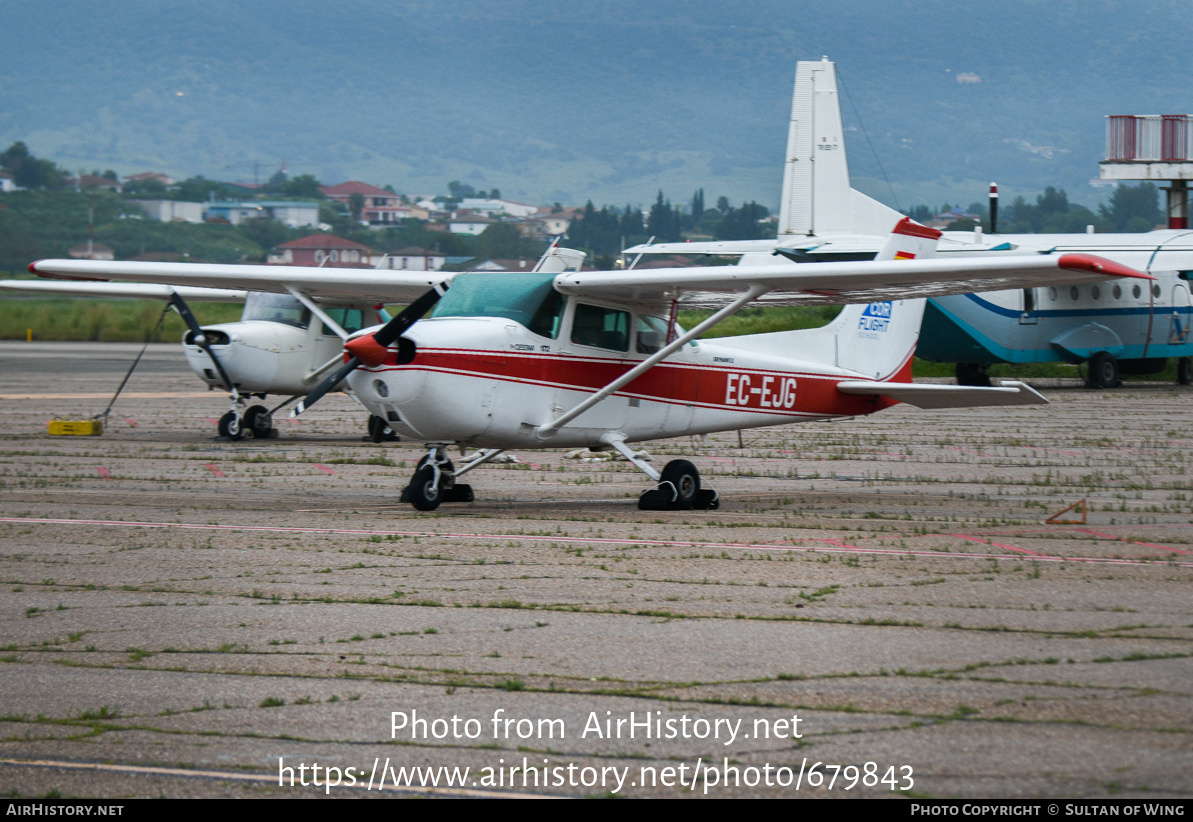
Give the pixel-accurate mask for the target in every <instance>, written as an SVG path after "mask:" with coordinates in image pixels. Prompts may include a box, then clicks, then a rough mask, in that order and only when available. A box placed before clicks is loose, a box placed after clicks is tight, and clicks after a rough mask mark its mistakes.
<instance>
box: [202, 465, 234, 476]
mask: <svg viewBox="0 0 1193 822" xmlns="http://www.w3.org/2000/svg"><path fill="white" fill-rule="evenodd" d="M203 467H204V468H206V469H207V470H208V471H210V472H211V473H213V474H215V475H216V476H217V477H226V476H228V475H227V474H225V473H224V472H223V471H221V470H220V469H219V468H216V467H215V464H214V463H208V464H207V465H204V466H203Z"/></svg>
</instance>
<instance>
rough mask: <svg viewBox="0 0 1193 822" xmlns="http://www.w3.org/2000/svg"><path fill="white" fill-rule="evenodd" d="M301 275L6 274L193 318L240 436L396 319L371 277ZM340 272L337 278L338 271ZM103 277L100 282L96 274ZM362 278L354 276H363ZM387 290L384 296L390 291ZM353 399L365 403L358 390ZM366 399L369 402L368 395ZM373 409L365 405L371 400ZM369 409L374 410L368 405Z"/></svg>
mask: <svg viewBox="0 0 1193 822" xmlns="http://www.w3.org/2000/svg"><path fill="white" fill-rule="evenodd" d="M584 256H585V255H584V253H583V252H580V251H575V250H573V249H568V248H559V247H557V246H552V247H551V248H550V249H548V251H547V253H546V254H544V256H543V258H542V259H541V260H539V263H538V265H537V266H536V268H535V270H536V271H546V272H555V273H560V272H564V271H578V270H579V269H580V267H581V265H582V264H583V262H584ZM114 265H115V266H116V267H117V268H120V267H122V266H129V265H132V267H133V269H135V270H138V271H144V270H152V265H153V264H151V263H150V264H144V265H148V266H150V268H149V269H146V268H144V266H143V265H142V266H141V267H138V266H139V265H140V264H136V263H132V264H129V263H116V264H114ZM235 268H236V270H238V271H243V272H244V274H245V276H246V277H248V276H251V275H252V273H253V272H254V271H269V272H275V271H280V270H281V267H279V266H268V267H265V266H236V267H235ZM287 270H290V271H294V272H295V278H294V280H293V283H292V284H290V285H288V286H286V287H285V288H283V289H279V290H277V291H246V290H241V289H226V288H202V287H199V288H196V287H186V286H170V285H163V284H161V283H129V282H119V283H114V282H94V281H80V280H78V279H74V278H70V280H69V281H60V282H40V281H36V280H0V289H3V290H5V291H13V292H21V293H33V294H44V295H47V296H79V297H124V298H139V299H163V300H168V301H170V302H171V303H172V304H173V306H174V308H175V310H176V311H177V312H178V314H179V315H180V316H181V317H182V318H183V320H184V321H185V322H186V324H187V329H188V330H187V331H186V333H185V334H184V335H183V338H182V345H183V349H184V350H185V352H186V358H187V362H188V364H189V365H190V367H191V370H192V371H194V372H195V375H196V376H198V377H199V379H201V380H203V382H205V383H206V384H207V385H208V386H209V387H211V388H216V389H223V390H226V391H228V393H229V396H230V408H229V410H228V411H227V413H225V414H224V415H223V416H222V417H221V418H220V420H219V423H218V425H217V430H218V433H219V435H220V436H223V437H227V438H229V439H232V440H239V439H241V438H243V437H244V436H246V435H248V436H253V437H258V438H271V437H276V436H277V429H276V428H274V427H273V415H274V414H275V413H277V412H278V411H279V410H281V409H282V408H284V407H285V406H287V405H289V404H290V403H292V402H294V401H295V400H297V399H298V398H299V397H303V396H306V395H307V394H309V393H310V392H311V391H312V390H313V389H314V388H315V387H316V386H317V385H318V382H319V379H320V378H321V377H322V376H323V375H324V374H325V373H326V372H327V371H329V370H330V369H331V368H332V367H334V366H335V365H336V364H338V363H339V362H340V361H341V357H340V351H341V346H342V345H343V343H344V341H346V340H347V339H348V337H349V335H350V334H353V333H355V332H356V331H359V330H360V329H361V328H365V327H367V326H372V325H376V324H378V323H381V322H385V321H386V320H388V319H389V315H388V314H386V313H385V311H384V309H382V307H381V303H382V301H383V300H382V299H381V298H380V296H377V297H374V296H372V292H371V291H370V287H369V285H367V284H364V283H362V284H361V285H360V287H359V288H355V289H354V290H350V291H345V292H338V293H337V294H334V295H323V296H319V297H318V298H314V297H311V296H309V295H308V293H307V290H306V288H305V286H303V285H302V284H301V283H302V282H305V280H304V279H303V277H307V276H309V275H310V274H311V273H312V272H316V271H317V272H319V273H318V274H317V275H316V277H317V278H318V279H320V280H321V281H328V280H330V279H332V278H334V276H335V274H334V273H333V272H335V271H339V270H340V269H331V270H328V269H314V268H297V269H295V268H288V269H287ZM368 274H369V276H368V277H366V278H365V279H370V280H374V281H376V282H377V283H384V282H385V281H386V280H387V279H388V278H389V275H388V274H386V273H385V272H384V270H377V271H369V272H368ZM328 275H330V276H328ZM91 279H93V278H91ZM360 279H361V277H357V278H356V279H354V282H356V281H358V280H360ZM383 293H384V290H382V292H378V294H379V295H380V294H383ZM190 302H243V303H244V311H243V313H242V314H241V317H240V320H239V321H238V322H232V323H219V324H215V325H208V326H202V327H200V325H199V323H198V322H197V321H196V319H195V317H194V314H193V313H192V312H191V310H190V308H189V306H188V303H190ZM346 393H347V394H348V396H349V397H351V398H352V399H354V400H355V399H356V397H355V395H354V394H352V393H351V391H347V392H346ZM269 395H280V396H281V397H285V398H286V399H284V400H283V401H282V402H281V403H279V404H276V405H274V406H273V407H272V408H268V407H266V406H264V405H257V404H251V403H252V400H253V399H254V398H256V399H259V400H265V399H266V398H267V397H268V396H269ZM358 403H359V401H358ZM361 407H362V408H364V406H363V405H362V406H361ZM365 410H367V409H365ZM368 432H369V435H370V437H372V439H373V440H374V441H376V442H381V441H382V440H393V439H396V438H397V434H395V433H394V431H393V429H392V428H391V427H390V426H389V425H387V424H386V422H385V420H384V419H382V418H381V417H378V416H370V417H369V423H368Z"/></svg>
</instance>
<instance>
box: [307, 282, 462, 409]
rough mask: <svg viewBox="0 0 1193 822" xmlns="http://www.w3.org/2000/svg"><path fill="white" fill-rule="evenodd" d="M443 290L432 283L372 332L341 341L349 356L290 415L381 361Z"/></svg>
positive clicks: (308, 406) (444, 288) (444, 287)
mask: <svg viewBox="0 0 1193 822" xmlns="http://www.w3.org/2000/svg"><path fill="white" fill-rule="evenodd" d="M446 291H447V284H446V283H441V284H439V285H437V286H435V287H434V288H432V289H431V290H430V291H428V292H427V293H426V294H423V295H422V296H421V297H419V298H418V299H417V300H415V301H414V302H412V303H411V304H410V305H408V306H406V307H405V308H404V309H402V311H401V313H399V314H398V315H397V316H396V317H394V318H393V319H392V320H390V321H389V322H387V323H386V324H385V325H383V326H381V328H380V330H378V331H377V332H376V333H373V334H365V335H362V336H360V337H357V338H356V339H353V340H349V341H348V342H346V343H344V350H345V351H347V352H348V353H349V355H350V356H349V358H348V361H347V362H345V363H344V364H343V365H341V366H340V367H339V368H337V369H336V370H335V371H334V372H333V373H332V374H331V376H329V377H328V378H327V379H325V380H324V381H323V382H321V383H319V385H317V386H316V387H315V390H314V391H312V392H311V393H309V394H307V395H306V397H305V398H304V399H302V400H300V401H299V403H298V405H296V406H294V409H293V410H292V411H291V412H290V416H291V418H293V417H297V416H298V415H299V414H301V413H302V412H303V411H306V410H307V409H308V408H310V407H311V406H312V405H314V404H315V403H317V402H318V401H319V400H321V399H323V397H324V395H326V394H327V393H328V392H330V391H334V390H335V388H336V386H338V385H339V384H340V383H341V382H343V381H344V378H345V377H347V376H348V375H349V374H351V373H352V372H353V371H355V370H356V369H357V368H359V367H360V366H362V365H367V366H369V367H373V366H377V365H381V363H383V362H385V357H386V354H387V352H388V349H389V347H390V346H391V345H393V344H394V343H395V342H397V341H398V339H399V338H400V337H401V336H402V334H404V333H405V332H406V330H407V329H409V328H410V326H412V325H414V324H415V323H416V322H418V321H419V319H420V318H421V317H422V315H423V314H426V313H427V312H428V311H430V310H431V307H432V306H433V305H435V303H437V302H439V298H440V297H442V296H443V295H444V293H445V292H446Z"/></svg>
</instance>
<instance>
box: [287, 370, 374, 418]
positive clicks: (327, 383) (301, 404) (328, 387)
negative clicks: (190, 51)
mask: <svg viewBox="0 0 1193 822" xmlns="http://www.w3.org/2000/svg"><path fill="white" fill-rule="evenodd" d="M358 365H360V360H358V359H357V358H356V357H353V358H351V359H350V360H348V362H346V363H344V364H343V365H341V366H340V367H339V368H337V369H336V370H335V371H333V372H332V374H331V376H330V377H328V378H327V379H325V380H324V381H323V382H321V383H319V384H318V385H316V386H315V390H314V391H312V392H311V393H309V394H307V395H306V396H305V397H303V398H302V399H301V400H299V401H298V405H296V406H294V408H292V409H291V410H290V417H291V419H293V418H294V417H297V416H298V415H299V414H301V413H302V412H303V411H306V410H307V409H308V408H310V407H311V406H312V405H314V404H315V403H317V402H319V400H321V399H323V397H324V396H325V395H326V394H327V393H328V392H329V391H334V390H335V388H336V386H337V385H339V384H340V383H341V382H343V381H344V378H345V377H347V376H348V375H349V374H351V373H352V372H353V371H355V370H356V366H358Z"/></svg>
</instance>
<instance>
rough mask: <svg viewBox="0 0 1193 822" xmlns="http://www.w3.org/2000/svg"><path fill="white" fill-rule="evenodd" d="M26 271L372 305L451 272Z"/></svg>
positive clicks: (113, 264)
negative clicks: (300, 295) (299, 293)
mask: <svg viewBox="0 0 1193 822" xmlns="http://www.w3.org/2000/svg"><path fill="white" fill-rule="evenodd" d="M29 270H30V271H32V272H33V273H34V274H38V275H40V276H42V277H49V278H51V279H67V280H93V281H100V282H102V281H106V280H113V279H120V280H130V281H133V282H140V283H158V284H163V285H168V286H182V285H185V286H199V287H202V288H221V289H229V288H230V289H245V290H247V291H271V292H275V293H280V294H285V293H288V292H287V286H289V287H291V288H297V289H299V290H300V291H302V292H303V293H304V294H306V295H307V296H309V297H314V298H316V299H325V300H351V301H360V302H378V303H405V302H410V301H411V300H414V299H415V298H417V297H418V296H419V295H421V294H424V293H425V292H426V291H427V289H428V288H430V287H432V286H434V285H437V284H439V283H442V282H445V281H447V280H449V279H450V278H451V274H446V273H443V274H441V273H439V272H436V271H385V270H377V269H372V268H359V269H357V268H347V269H345V268H331V269H328V268H311V267H306V266H289V265H225V264H220V263H145V262H121V261H118V260H117V261H108V260H38V261H37V262H35V263H30V265H29ZM166 296H167V297H168V296H169V295H168V294H167V295H166ZM184 296H185V295H184Z"/></svg>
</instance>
